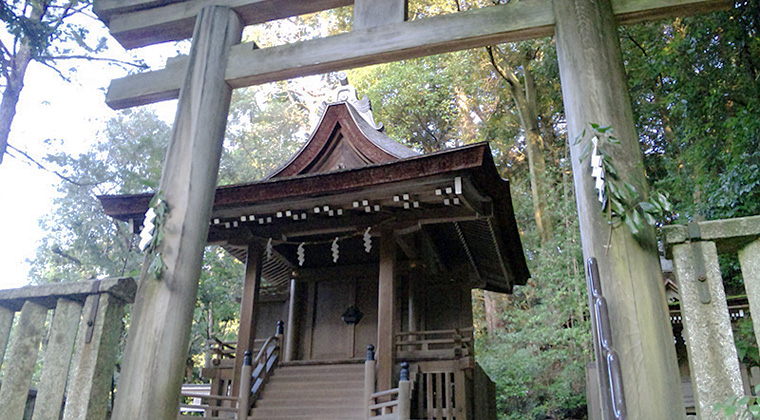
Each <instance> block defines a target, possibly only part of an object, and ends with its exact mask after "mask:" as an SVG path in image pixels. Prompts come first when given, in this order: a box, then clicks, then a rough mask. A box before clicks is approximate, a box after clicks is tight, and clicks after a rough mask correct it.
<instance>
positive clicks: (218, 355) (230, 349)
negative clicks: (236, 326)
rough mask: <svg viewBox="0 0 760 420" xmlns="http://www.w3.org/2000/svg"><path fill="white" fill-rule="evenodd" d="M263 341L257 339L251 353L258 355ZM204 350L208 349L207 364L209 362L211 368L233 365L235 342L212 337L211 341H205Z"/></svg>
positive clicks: (263, 339)
mask: <svg viewBox="0 0 760 420" xmlns="http://www.w3.org/2000/svg"><path fill="white" fill-rule="evenodd" d="M265 341H266V339H265V338H257V339H256V340H254V341H253V349H251V352H252V353H258V352H259V350H261V347H262V345H263V344H264V342H265ZM206 348H207V349H208V350H207V357H208V359H207V362H210V363H211V364H212V365H213V366H227V365H234V362H232V360H234V359H235V351H236V350H237V341H222V340H220V339H218V338H216V337H212V338H211V339H209V340H206ZM207 364H208V363H207Z"/></svg>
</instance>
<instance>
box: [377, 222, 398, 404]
mask: <svg viewBox="0 0 760 420" xmlns="http://www.w3.org/2000/svg"><path fill="white" fill-rule="evenodd" d="M379 254H380V255H379V259H380V262H379V264H380V271H379V276H378V277H379V279H378V302H377V352H376V354H377V389H378V390H380V391H384V390H387V389H391V384H392V379H393V378H392V374H393V354H394V349H393V338H394V336H395V334H394V331H393V327H394V324H395V318H396V305H395V304H396V279H395V277H396V275H395V266H396V240H395V238H394V237H393V232H392V231H389V230H386V231H384V232H382V235H381V237H380V250H379Z"/></svg>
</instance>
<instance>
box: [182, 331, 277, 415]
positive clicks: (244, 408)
mask: <svg viewBox="0 0 760 420" xmlns="http://www.w3.org/2000/svg"><path fill="white" fill-rule="evenodd" d="M283 328H284V324H283V322H282V321H278V322H277V330H276V333H275V335H273V336H271V337H269V338H267V339H266V340H265V341H264V345H262V346H261V349H260V350H259V352H258V354H257V355H256V358H255V359H253V361H252V359H251V352H250V350H247V351H246V352H245V357H244V358H243V366H242V369H241V372H240V390H239V395H236V396H234V395H203V394H196V393H190V392H182V393H180V395H181V396H182V397H187V398H199V399H202V400H204V399H205V400H209V401H217V402H225V401H226V402H229V404H230V405H231V406H228V407H227V406H219V405H212V404H211V403H208V404H180V406H181V407H182V408H194V409H201V410H204V414H205V415H206V416H209V415H210V414H211V412H214V411H225V412H234V413H236V414H237V418H238V419H240V420H244V419H246V418H248V413H249V412H250V410H251V408H252V406H253V404H254V403H255V402H256V399H257V398H258V396H259V394H260V393H261V390H262V388H263V385H264V383H266V381H267V380H268V379H269V376H271V374H272V372H273V371H274V368H275V367H276V366H277V362H278V361H279V359H280V357H281V355H282V354H281V353H282V351H281V350H282V349H281V348H280V345H279V343H280V342H281V341H282V336H283ZM254 366H255V368H254Z"/></svg>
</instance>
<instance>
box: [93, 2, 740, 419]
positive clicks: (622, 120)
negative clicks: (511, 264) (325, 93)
mask: <svg viewBox="0 0 760 420" xmlns="http://www.w3.org/2000/svg"><path fill="white" fill-rule="evenodd" d="M732 3H733V2H732V1H728V0H526V1H521V2H514V3H509V4H506V5H499V6H492V7H487V8H483V9H478V10H471V11H466V12H459V13H454V14H450V15H443V16H437V17H430V18H425V19H420V20H416V21H409V22H407V21H405V20H406V9H407V4H406V0H355V1H352V0H184V1H177V0H174V1H172V0H96V1H95V9H96V13H97V14H98V15H99V16H100V17H101V19H103V20H104V21H105V22H106V23H107V24H108V26H109V28H110V30H111V33H112V35H113V36H114V37H115V38H116V39H117V40H119V42H121V44H122V45H124V46H125V47H126V48H134V47H139V46H144V45H149V44H154V43H158V42H163V41H169V40H177V39H184V38H188V37H192V39H193V43H192V48H191V51H190V54H189V56H188V57H180V58H176V59H173V60H171V61H170V62H169V63H168V64H167V67H166V69H163V70H157V71H151V72H147V73H143V74H138V75H133V76H128V77H125V78H122V79H118V80H114V81H113V82H112V84H111V86H110V88H109V91H108V95H107V99H106V101H107V103H108V104H109V105H110V106H111V107H113V108H126V107H131V106H136V105H141V104H147V103H151V102H156V101H160V100H165V99H171V98H177V97H178V98H179V106H178V109H177V116H176V120H175V123H174V128H173V134H172V140H171V143H170V146H169V150H168V152H167V157H166V161H165V164H164V171H163V176H162V179H161V183H160V187H159V190H160V194H161V196H162V198H163V199H164V200H165V202H166V203H168V206H169V212H168V216H167V218H166V220H165V222H164V224H163V228H162V229H163V231H164V233H165V237H164V239H163V241H162V243H161V244H160V245H159V246H158V248H157V251H158V252H160V253H161V255H162V257H163V260H164V262H165V264H166V268H165V269H164V270H163V272H162V274H161V275H159V276H158V278H157V277H156V275H155V270H151V269H149V268H148V267H149V265H150V264H151V263H152V262H153V257H152V256H149V257H146V262H145V265H144V268H143V273H142V276H141V279H140V285H139V290H138V295H137V299H136V303H135V306H134V311H133V318H132V324H131V327H130V333H129V338H128V342H127V348H126V350H125V354H124V361H123V368H122V374H121V378H120V380H119V384H118V394H117V399H116V403H115V407H114V412H113V418H114V419H115V420H131V419H137V418H141V419H174V418H176V415H177V407H178V401H179V398H178V396H179V391H180V386H181V381H182V376H183V372H184V362H185V357H184V354H185V352H186V351H187V346H188V341H189V334H190V326H191V322H192V312H193V307H194V305H195V299H196V294H197V287H198V279H199V275H200V269H201V257H202V253H203V248H204V246H205V243H206V236H207V233H208V225H209V218H210V214H211V206H212V203H213V197H214V189H215V187H216V179H217V172H218V167H219V156H220V154H221V150H222V141H223V137H224V130H225V124H226V119H227V113H228V108H229V102H230V95H231V90H232V89H233V88H237V87H243V86H250V85H256V84H261V83H265V82H271V81H276V80H284V79H288V78H293V77H298V76H304V75H310V74H319V73H324V72H329V71H336V70H343V69H348V68H354V67H359V66H365V65H370V64H377V63H383V62H390V61H396V60H402V59H407V58H412V57H421V56H425V55H430V54H437V53H443V52H450V51H456V50H461V49H466V48H474V47H480V46H485V45H492V44H495V43H501V42H509V41H518V40H524V39H530V38H537V37H544V36H550V35H552V34H554V35H555V37H556V44H557V54H558V59H559V66H560V78H561V82H562V93H563V99H564V103H565V113H566V116H567V121H568V136H569V138H574V137H575V136H576V135H577V134H578V133H580V132H581V131H582V130H583V129H584V128H585V127H587V126H588V124H589V123H598V124H603V125H611V126H612V127H613V128H614V129H615V131H616V133H617V137H618V138H619V139H620V140H621V143H620V144H619V145H616V146H615V147H611V148H610V149H609V152H610V154H611V156H612V158H613V159H614V161H615V164H616V165H617V168H618V170H619V172H620V173H621V174H622V176H623V177H624V178H625V180H626V181H627V182H631V183H633V184H634V185H638V186H642V188H646V187H645V177H644V172H643V165H642V155H641V152H640V149H639V145H638V136H637V133H636V131H635V128H634V121H633V116H632V111H631V104H630V100H629V97H628V89H627V84H626V80H625V72H624V68H623V63H622V59H621V54H620V44H619V40H618V34H617V29H618V25H620V24H629V23H635V22H641V21H645V20H654V19H659V18H664V17H670V16H675V15H686V14H695V13H702V12H709V11H713V10H718V9H724V8H728V7H730V6H731V4H732ZM350 4H354V28H353V30H352V31H351V32H348V33H344V34H339V35H334V36H329V37H326V38H320V39H314V40H309V41H303V42H297V43H293V44H288V45H283V46H277V47H272V48H264V49H258V48H257V47H256V46H255V44H253V43H242V44H241V43H240V38H241V31H242V28H243V27H244V26H245V25H250V24H255V23H261V22H266V21H269V20H274V19H279V18H284V17H288V16H294V15H300V14H305V13H311V12H316V11H320V10H326V9H331V8H336V7H340V6H346V5H350ZM182 75H184V77H182ZM581 146H582V145H574V146H572V147H571V157H572V165H573V176H574V183H575V190H576V195H577V205H578V217H579V220H580V228H581V239H582V244H583V254H584V257H586V258H588V257H592V256H593V257H596V258H597V260H598V263H599V272H600V276H601V279H602V287H603V289H604V291H605V295H606V296H607V299H608V303H609V313H610V321H611V325H612V333H613V340H614V343H615V347H616V348H617V349H618V351H619V355H620V360H621V364H622V378H623V384H624V388H625V398H626V402H627V407H628V413H629V417H630V418H633V419H679V418H683V417H684V410H683V403H682V396H681V388H680V380H679V375H678V371H677V367H676V358H675V351H674V346H673V336H672V333H671V330H670V325H669V322H668V317H667V312H666V306H665V300H664V292H663V287H662V282H661V272H660V265H659V259H658V257H657V254H656V251H655V250H653V249H652V250H646V249H643V248H641V247H640V246H639V245H638V243H637V242H636V241H635V240H634V238H633V237H632V236H631V234H630V232H629V231H628V230H627V229H626V228H616V229H614V230H613V231H612V234H611V239H610V240H609V244H610V245H609V248H608V247H607V243H608V236H609V235H610V232H609V227H608V224H607V222H606V220H605V217H604V216H603V214H602V213H601V212H600V208H599V203H598V201H597V198H596V196H597V194H596V191H595V190H594V178H592V177H591V174H590V167H588V165H581V163H580V162H579V161H578V156H579V155H580V152H581ZM649 234H650V235H653V234H654V233H653V232H650V233H649Z"/></svg>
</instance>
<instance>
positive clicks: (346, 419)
mask: <svg viewBox="0 0 760 420" xmlns="http://www.w3.org/2000/svg"><path fill="white" fill-rule="evenodd" d="M361 419H364V415H361V416H359V417H357V416H356V415H354V414H352V415H345V416H344V415H336V416H329V417H327V416H322V417H319V416H315V415H314V414H304V415H300V416H292V415H291V416H289V415H267V416H266V417H264V416H258V415H256V413H253V414H252V415H251V416H249V417H248V420H361Z"/></svg>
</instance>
